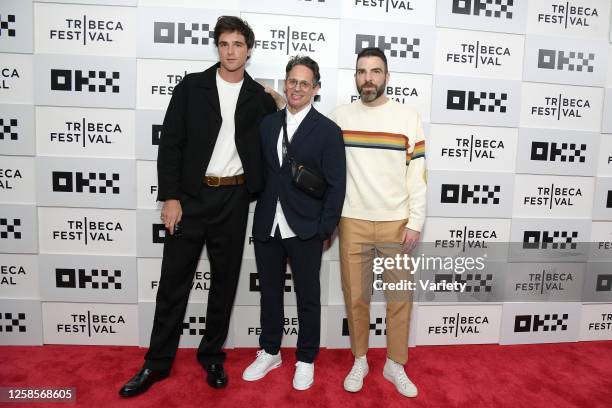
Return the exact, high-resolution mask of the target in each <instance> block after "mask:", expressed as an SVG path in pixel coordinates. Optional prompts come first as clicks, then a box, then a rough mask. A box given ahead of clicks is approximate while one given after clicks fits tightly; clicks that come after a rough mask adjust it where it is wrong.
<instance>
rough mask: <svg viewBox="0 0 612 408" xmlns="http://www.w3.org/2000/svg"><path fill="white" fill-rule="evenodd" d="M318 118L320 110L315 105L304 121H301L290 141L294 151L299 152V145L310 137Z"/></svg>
mask: <svg viewBox="0 0 612 408" xmlns="http://www.w3.org/2000/svg"><path fill="white" fill-rule="evenodd" d="M318 120H319V112H317V111H316V110H315V108H314V106H313V107H311V108H310V111H309V112H308V113H307V114H306V117H305V118H304V119H303V120H302V123H300V126H298V128H297V130H296V131H295V133H294V134H293V138H292V139H291V142H290V143H289V144H290V145H291V148H292V149H293V151H294V152H297V150H298V148H299V146H300V145H301V144H302V143H304V141H305V140H307V139H308V134H309V133H310V132H312V130H313V129H314V127H315V125H316V124H317V121H318Z"/></svg>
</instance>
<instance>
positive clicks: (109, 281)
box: [55, 268, 121, 290]
mask: <svg viewBox="0 0 612 408" xmlns="http://www.w3.org/2000/svg"><path fill="white" fill-rule="evenodd" d="M55 286H56V287H58V288H70V289H77V288H78V289H117V290H119V289H121V271H120V270H118V269H115V270H108V269H92V270H91V271H88V270H86V269H85V268H78V269H75V268H56V269H55Z"/></svg>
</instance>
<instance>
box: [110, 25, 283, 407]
mask: <svg viewBox="0 0 612 408" xmlns="http://www.w3.org/2000/svg"><path fill="white" fill-rule="evenodd" d="M214 40H215V45H216V46H217V49H218V52H219V63H217V64H215V65H214V66H212V67H211V68H209V69H207V70H206V71H204V72H200V73H195V74H189V75H187V76H185V78H184V79H183V81H181V83H179V84H178V85H177V86H176V87H175V88H174V92H173V94H172V99H171V100H170V104H169V105H168V110H167V111H166V117H165V119H164V124H163V129H162V137H161V143H160V146H159V151H158V156H157V177H158V184H159V190H158V191H159V192H158V197H157V199H158V200H159V201H163V202H164V205H163V208H162V211H161V220H162V222H163V223H164V224H165V227H166V230H167V233H166V238H165V241H164V253H163V261H162V270H161V278H160V282H159V288H158V291H157V300H156V306H155V317H154V320H153V330H152V332H151V342H150V347H149V350H148V352H147V354H146V356H145V363H144V366H143V368H142V369H141V370H140V371H138V373H137V374H136V375H135V376H134V377H132V378H131V379H130V380H129V381H128V382H127V383H126V384H125V385H124V386H123V387H122V388H121V390H120V391H119V394H120V395H121V396H123V397H131V396H134V395H138V394H140V393H142V392H144V391H146V390H147V389H148V388H149V387H150V386H151V385H152V384H153V383H155V382H156V381H159V380H161V379H163V378H166V377H167V376H168V374H169V371H170V367H171V365H172V362H173V360H174V357H175V354H176V350H177V347H178V343H179V338H180V335H181V332H182V323H183V318H184V315H185V309H186V307H187V301H188V298H189V292H190V290H191V284H192V282H193V276H194V273H195V270H196V265H197V263H198V259H199V257H200V253H201V252H202V248H203V246H204V243H206V249H207V251H208V259H209V261H210V267H211V278H210V281H211V282H210V291H209V295H208V310H207V311H206V330H205V334H204V337H203V338H202V341H201V343H200V346H199V348H198V352H197V358H198V361H199V362H200V364H202V366H203V367H204V368H205V370H206V371H207V373H208V374H207V382H208V384H209V385H210V386H212V387H214V388H221V387H224V386H225V385H226V384H227V376H226V374H225V371H224V369H223V362H224V360H225V353H224V352H223V351H222V347H223V343H224V342H225V339H226V337H227V333H228V329H229V320H230V314H231V311H232V306H233V304H234V298H235V295H236V288H237V283H238V276H239V273H240V264H241V261H242V250H243V246H244V238H245V232H246V224H247V215H248V209H249V202H250V201H251V196H252V194H253V193H256V192H258V191H260V190H261V188H262V187H263V174H262V167H261V146H260V141H259V137H258V134H257V126H258V124H259V122H260V121H261V119H262V118H263V117H264V116H265V115H267V114H269V113H271V112H274V111H275V110H276V105H275V103H274V100H273V98H272V97H271V96H270V95H269V94H267V93H265V92H264V88H263V87H262V86H261V85H259V84H258V83H256V82H255V81H253V79H251V77H250V76H249V75H248V74H247V73H246V72H245V64H246V61H247V59H248V58H249V56H250V53H251V50H252V48H253V45H254V42H255V36H254V34H253V31H252V30H251V28H250V27H249V26H248V24H246V22H244V21H242V20H241V19H239V18H237V17H233V16H222V17H220V18H219V20H218V21H217V25H216V26H215V31H214Z"/></svg>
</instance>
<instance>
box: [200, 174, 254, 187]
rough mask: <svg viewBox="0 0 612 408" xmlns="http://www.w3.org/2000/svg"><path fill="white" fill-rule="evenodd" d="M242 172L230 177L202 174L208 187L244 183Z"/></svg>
mask: <svg viewBox="0 0 612 408" xmlns="http://www.w3.org/2000/svg"><path fill="white" fill-rule="evenodd" d="M244 181H245V179H244V174H239V175H237V176H230V177H217V176H204V184H206V185H207V186H210V187H219V186H236V185H239V184H244Z"/></svg>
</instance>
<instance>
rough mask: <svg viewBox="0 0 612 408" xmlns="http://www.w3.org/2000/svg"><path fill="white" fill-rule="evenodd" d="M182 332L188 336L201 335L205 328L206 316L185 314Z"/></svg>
mask: <svg viewBox="0 0 612 408" xmlns="http://www.w3.org/2000/svg"><path fill="white" fill-rule="evenodd" d="M182 328H183V331H182V334H184V335H189V336H203V335H204V332H205V330H206V317H204V316H185V320H184V321H183V326H182Z"/></svg>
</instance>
